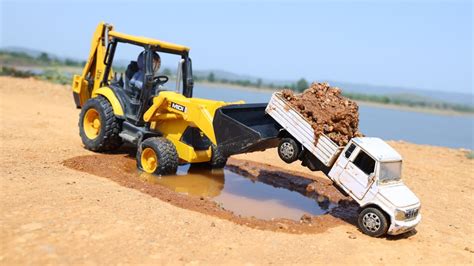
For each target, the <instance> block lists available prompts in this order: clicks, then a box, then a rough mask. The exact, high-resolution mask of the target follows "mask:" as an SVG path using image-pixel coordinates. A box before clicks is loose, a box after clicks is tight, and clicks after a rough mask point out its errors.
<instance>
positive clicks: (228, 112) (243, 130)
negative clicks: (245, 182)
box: [213, 103, 281, 156]
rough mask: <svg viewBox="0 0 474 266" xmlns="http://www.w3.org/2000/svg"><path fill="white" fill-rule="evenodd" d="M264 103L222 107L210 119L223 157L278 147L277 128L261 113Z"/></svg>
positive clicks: (278, 126)
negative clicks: (212, 118) (212, 119)
mask: <svg viewBox="0 0 474 266" xmlns="http://www.w3.org/2000/svg"><path fill="white" fill-rule="evenodd" d="M266 106H267V104H266V103H261V104H260V103H257V104H238V105H228V106H223V107H221V108H219V109H217V110H216V113H215V115H214V121H213V126H214V133H215V136H216V140H217V147H218V149H219V150H220V151H221V152H222V153H223V155H225V156H231V155H234V154H239V153H247V152H253V151H263V150H265V149H268V148H273V147H276V146H277V145H278V133H279V130H280V129H281V126H280V125H279V124H278V123H276V122H275V120H273V118H272V117H270V116H269V115H267V114H266V113H265V108H266Z"/></svg>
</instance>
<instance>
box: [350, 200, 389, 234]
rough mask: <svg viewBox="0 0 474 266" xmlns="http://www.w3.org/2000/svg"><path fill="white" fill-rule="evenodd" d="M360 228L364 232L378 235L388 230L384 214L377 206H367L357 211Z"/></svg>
mask: <svg viewBox="0 0 474 266" xmlns="http://www.w3.org/2000/svg"><path fill="white" fill-rule="evenodd" d="M357 222H358V225H359V228H360V230H362V232H364V234H366V235H369V236H373V237H379V236H382V235H385V233H387V230H388V222H387V218H386V217H385V215H384V214H383V213H382V212H381V211H380V210H379V209H377V208H373V207H368V208H365V209H363V210H362V211H361V212H360V213H359V218H358V219H357Z"/></svg>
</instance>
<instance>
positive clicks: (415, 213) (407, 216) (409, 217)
mask: <svg viewBox="0 0 474 266" xmlns="http://www.w3.org/2000/svg"><path fill="white" fill-rule="evenodd" d="M418 211H419V209H418V208H413V209H409V210H407V211H406V212H405V219H407V220H413V219H415V218H416V216H418Z"/></svg>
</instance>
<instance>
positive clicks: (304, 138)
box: [265, 92, 343, 167]
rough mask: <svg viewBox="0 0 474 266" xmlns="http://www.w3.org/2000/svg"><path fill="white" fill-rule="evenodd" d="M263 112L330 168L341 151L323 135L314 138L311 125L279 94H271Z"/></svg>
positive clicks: (340, 148)
mask: <svg viewBox="0 0 474 266" xmlns="http://www.w3.org/2000/svg"><path fill="white" fill-rule="evenodd" d="M265 111H266V112H267V114H269V115H270V116H271V117H273V119H275V121H276V122H278V123H279V124H280V125H281V126H282V128H284V129H285V130H286V131H287V132H288V133H289V134H291V135H292V136H293V137H294V138H295V139H296V140H297V141H299V142H300V143H301V144H302V145H303V147H304V148H305V149H307V150H308V151H310V152H311V153H312V154H313V155H314V156H315V157H316V158H317V159H318V160H320V161H321V163H323V164H324V165H325V166H328V167H329V166H331V165H332V164H333V163H334V161H335V160H336V158H337V156H338V155H339V153H340V152H341V150H342V149H343V147H339V146H338V145H337V144H336V143H334V142H333V141H332V140H331V139H330V138H329V137H327V136H326V135H324V134H322V135H321V136H319V138H318V137H316V136H315V134H314V129H313V128H312V127H311V124H310V123H309V122H308V121H307V120H306V119H305V118H304V117H303V116H302V115H301V114H300V113H299V112H298V111H297V110H295V109H294V108H293V107H292V106H291V105H290V104H288V102H287V101H286V100H285V99H284V98H283V96H282V95H281V93H280V92H275V93H273V95H272V97H271V99H270V102H269V103H268V105H267V108H266V110H265Z"/></svg>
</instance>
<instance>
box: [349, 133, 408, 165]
mask: <svg viewBox="0 0 474 266" xmlns="http://www.w3.org/2000/svg"><path fill="white" fill-rule="evenodd" d="M352 141H354V143H356V144H357V145H358V146H359V147H360V148H361V149H363V150H365V151H366V152H367V153H369V154H370V155H371V156H372V157H374V158H375V159H376V160H378V161H381V162H390V161H401V160H402V156H401V155H400V154H399V153H398V152H397V151H396V150H395V149H393V148H392V147H391V146H390V145H388V144H387V143H386V142H385V141H383V140H382V139H380V138H372V137H362V138H353V139H352Z"/></svg>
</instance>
